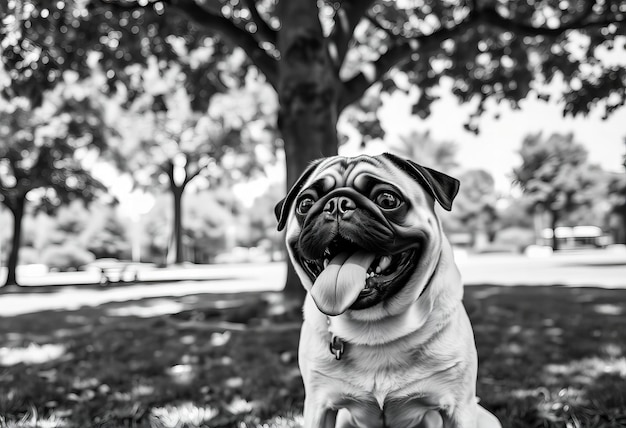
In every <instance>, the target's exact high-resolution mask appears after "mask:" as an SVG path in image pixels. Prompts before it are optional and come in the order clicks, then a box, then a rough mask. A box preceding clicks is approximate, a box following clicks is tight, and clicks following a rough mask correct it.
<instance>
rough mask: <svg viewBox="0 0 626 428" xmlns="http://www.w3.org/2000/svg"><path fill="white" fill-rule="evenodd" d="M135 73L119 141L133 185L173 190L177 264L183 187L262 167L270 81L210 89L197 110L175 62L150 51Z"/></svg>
mask: <svg viewBox="0 0 626 428" xmlns="http://www.w3.org/2000/svg"><path fill="white" fill-rule="evenodd" d="M141 75H142V79H141V81H140V83H139V84H138V87H134V88H133V89H134V91H136V92H137V94H138V95H136V97H135V98H134V100H133V101H132V102H131V103H130V104H129V106H128V109H122V110H121V111H119V112H118V114H119V116H120V117H119V121H120V123H119V128H120V133H121V135H122V140H121V141H120V142H119V144H118V147H119V151H120V153H121V154H122V157H123V158H124V159H125V160H124V162H123V163H124V164H125V166H124V168H125V169H126V170H127V171H129V172H131V174H132V175H133V178H134V179H135V181H136V182H137V183H138V185H140V186H141V187H144V188H148V189H154V185H155V184H157V185H161V186H162V187H163V188H165V189H167V191H168V192H169V193H170V194H171V195H172V201H173V213H174V215H173V216H172V221H173V223H172V228H171V231H172V235H171V242H172V244H173V245H172V248H173V251H171V252H170V254H172V255H173V257H171V261H173V262H174V263H182V262H183V261H184V251H183V247H184V245H183V235H184V230H185V229H184V226H183V215H182V213H183V210H182V199H183V194H184V192H185V190H186V189H187V188H188V186H189V185H190V184H191V183H192V182H193V181H197V180H196V178H197V177H199V176H203V177H204V178H205V179H206V180H208V181H209V182H211V181H213V184H216V183H217V181H218V180H225V179H227V178H229V177H232V178H234V179H241V178H243V177H246V176H250V175H251V174H253V173H254V172H258V171H261V170H262V166H261V164H259V163H258V156H257V155H258V153H257V150H258V148H257V145H258V144H265V146H266V150H265V152H264V153H266V154H267V153H272V152H273V146H274V144H275V137H274V132H273V131H272V130H271V127H269V126H267V124H268V120H267V118H266V117H265V116H264V115H265V114H271V110H272V109H271V108H270V109H269V111H268V109H267V108H265V107H264V106H261V105H260V104H263V103H268V102H269V103H271V99H272V93H271V90H270V94H269V98H268V94H267V90H268V88H266V87H265V86H263V85H259V84H255V82H251V83H250V84H249V85H247V86H246V87H245V88H242V89H233V90H231V91H229V92H228V96H222V97H219V96H214V97H213V98H212V103H211V104H210V106H209V108H208V110H204V111H200V110H194V103H193V96H192V95H191V94H190V93H189V92H187V89H186V85H185V81H186V80H185V79H186V76H185V75H184V74H183V73H182V70H181V68H180V67H179V66H178V65H177V64H176V63H172V64H170V67H169V68H166V69H162V67H161V66H159V65H158V64H157V60H156V58H151V59H150V60H149V61H148V68H147V69H146V70H142V72H141ZM263 160H265V161H267V160H268V159H263Z"/></svg>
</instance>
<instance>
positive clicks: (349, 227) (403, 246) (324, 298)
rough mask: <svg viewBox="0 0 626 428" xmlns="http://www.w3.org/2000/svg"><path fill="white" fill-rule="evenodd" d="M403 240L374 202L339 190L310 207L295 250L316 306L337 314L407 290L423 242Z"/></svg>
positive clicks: (352, 192) (368, 305)
mask: <svg viewBox="0 0 626 428" xmlns="http://www.w3.org/2000/svg"><path fill="white" fill-rule="evenodd" d="M404 241H405V240H404V239H402V238H401V237H399V236H397V234H396V232H395V230H394V229H393V227H392V226H391V225H390V224H389V222H388V221H387V219H386V218H385V217H384V216H383V215H382V214H381V213H380V211H379V210H377V209H375V208H374V207H373V206H372V201H370V200H369V199H367V198H365V197H363V196H362V195H360V194H358V193H357V192H354V191H353V190H351V189H340V190H339V191H336V192H332V193H331V194H329V195H327V196H326V197H325V198H322V200H319V201H317V202H315V204H313V205H312V206H311V207H310V208H309V211H308V212H307V215H306V218H305V219H304V221H303V227H302V231H301V233H300V235H299V237H298V239H297V241H296V242H295V243H294V244H293V250H294V253H295V254H296V255H297V261H298V263H299V264H300V266H302V268H303V269H304V270H305V272H306V273H307V275H308V276H309V278H310V279H311V281H312V282H313V287H312V288H311V290H310V293H311V296H312V297H313V299H314V301H315V303H316V305H317V307H318V308H319V309H320V311H322V312H323V313H325V314H327V315H331V316H333V315H339V314H341V313H343V312H345V311H346V310H348V309H365V308H368V307H371V306H374V305H376V304H377V303H379V302H381V301H382V300H384V299H386V298H388V297H390V296H391V295H393V294H395V293H396V292H397V291H398V290H400V289H401V288H402V286H403V285H404V284H405V283H406V282H407V280H408V278H409V277H410V276H411V274H412V273H413V272H414V270H415V266H416V265H417V262H418V260H419V256H420V254H421V252H420V250H421V248H422V242H421V241H419V240H418V241H415V240H412V242H410V243H407V242H404Z"/></svg>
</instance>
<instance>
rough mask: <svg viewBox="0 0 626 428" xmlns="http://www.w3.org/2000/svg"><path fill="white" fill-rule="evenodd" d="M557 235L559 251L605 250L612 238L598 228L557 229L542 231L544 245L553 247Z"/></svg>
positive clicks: (575, 227)
mask: <svg viewBox="0 0 626 428" xmlns="http://www.w3.org/2000/svg"><path fill="white" fill-rule="evenodd" d="M553 233H554V234H556V239H557V242H558V245H559V249H562V250H569V249H577V248H604V247H606V246H607V245H609V244H610V243H611V238H610V237H608V236H607V235H605V234H604V232H603V231H602V229H600V228H599V227H597V226H574V227H557V228H556V229H554V232H553V231H552V229H550V228H546V229H543V230H542V231H541V240H542V243H543V245H548V246H552V237H553V236H554V235H553Z"/></svg>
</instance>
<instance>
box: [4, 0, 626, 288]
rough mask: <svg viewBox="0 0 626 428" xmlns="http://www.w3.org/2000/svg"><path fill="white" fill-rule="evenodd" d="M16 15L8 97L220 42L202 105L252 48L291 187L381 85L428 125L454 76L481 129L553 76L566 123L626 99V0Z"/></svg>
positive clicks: (237, 4)
mask: <svg viewBox="0 0 626 428" xmlns="http://www.w3.org/2000/svg"><path fill="white" fill-rule="evenodd" d="M18 5H19V6H18ZM44 10H45V12H44ZM7 12H8V14H7V17H5V18H4V20H3V23H4V26H5V28H8V27H11V29H12V34H11V37H5V38H4V40H3V43H4V45H5V46H6V47H5V51H4V55H3V56H4V59H5V62H6V64H7V65H6V67H7V69H9V70H11V73H12V74H13V76H12V80H11V84H10V85H9V88H8V89H6V90H5V93H8V94H16V93H26V94H29V95H31V96H33V97H36V96H37V94H38V93H39V89H40V86H42V85H43V86H46V85H51V84H54V81H55V79H57V78H58V75H59V72H58V70H59V69H64V68H68V67H71V68H75V69H79V70H83V69H85V67H84V65H85V64H86V63H87V62H88V58H89V53H90V52H92V51H98V52H100V53H102V59H101V61H102V63H103V67H104V68H105V69H106V70H108V71H107V75H108V76H109V77H110V80H111V82H112V83H114V82H127V81H128V80H129V78H128V75H127V73H126V70H127V65H128V64H129V63H136V62H138V63H145V61H146V58H147V54H155V55H157V56H158V57H159V58H169V59H172V58H181V57H182V56H183V55H179V52H182V51H184V52H185V53H186V52H189V51H190V50H191V49H196V48H198V47H202V46H204V45H205V44H206V43H207V41H209V40H210V42H208V43H209V44H211V46H213V55H212V56H211V58H210V60H209V61H200V65H199V66H196V67H193V66H192V64H186V66H185V72H186V73H188V74H189V75H193V76H194V77H195V79H191V80H190V81H192V82H195V83H193V85H194V87H195V88H197V89H198V90H197V91H195V90H194V91H190V93H194V94H197V96H196V98H195V101H197V102H208V101H207V100H208V99H209V97H210V95H211V94H212V93H213V92H215V91H220V90H221V89H222V87H223V86H224V80H223V76H222V75H221V73H220V70H219V67H218V66H217V64H219V63H220V61H222V60H223V59H224V58H225V57H227V56H228V55H230V54H231V53H232V52H239V49H240V50H242V51H243V52H245V54H246V56H247V59H246V61H243V62H242V63H241V69H242V70H243V69H245V68H246V67H247V66H249V65H254V66H255V67H256V68H257V69H258V70H260V72H261V73H262V74H263V75H264V77H265V79H266V80H267V82H269V84H270V85H272V87H273V88H274V89H275V90H276V92H277V94H278V99H279V105H280V107H279V114H278V128H279V129H280V131H281V134H282V137H283V140H284V150H285V157H286V164H287V185H288V186H289V185H291V184H292V183H293V182H294V181H295V180H296V178H297V177H298V175H299V174H300V173H301V171H302V170H303V169H304V168H305V167H306V166H307V165H308V164H309V162H310V161H311V160H312V159H314V158H318V157H320V156H329V155H334V154H336V153H337V145H338V138H337V133H336V124H337V120H338V117H339V115H340V114H341V113H342V112H343V111H344V110H345V109H346V107H348V106H350V105H354V104H355V103H356V102H358V101H359V100H360V99H361V98H362V97H363V96H364V94H365V93H366V91H367V90H368V89H370V88H372V87H373V86H375V88H374V89H375V90H378V91H396V90H402V91H408V89H409V87H411V86H416V87H418V88H419V89H420V92H419V96H418V97H417V99H416V100H415V105H414V113H415V114H417V115H419V116H422V117H425V116H427V115H428V114H429V112H430V106H431V104H432V103H433V102H434V101H435V100H436V99H437V95H436V92H435V89H436V88H437V87H438V85H439V83H440V82H441V80H442V78H444V77H445V78H449V79H451V80H452V81H453V85H452V87H453V93H454V94H455V95H456V96H457V97H458V98H459V100H461V101H462V102H476V112H475V114H474V115H472V117H470V118H469V122H468V123H467V128H468V130H471V131H477V119H478V117H480V115H481V114H482V113H483V112H484V110H485V103H486V101H487V100H490V99H493V100H496V101H497V102H502V101H508V102H510V103H511V104H512V105H513V106H514V107H517V106H518V102H519V101H520V100H522V99H524V98H528V97H530V96H537V97H539V98H541V99H548V98H549V95H548V94H547V93H546V92H544V91H542V89H541V85H542V84H543V83H546V82H548V83H549V82H551V81H554V80H559V79H561V80H562V81H563V92H562V93H563V101H564V112H565V113H568V114H578V113H583V114H584V113H585V112H587V111H589V109H591V108H592V107H593V106H594V105H598V104H600V105H603V106H604V109H605V112H606V114H610V113H611V112H612V111H614V110H615V109H617V108H619V107H620V106H622V105H623V103H624V98H625V95H626V91H625V90H624V79H626V69H625V68H624V63H623V61H624V59H623V58H621V59H619V60H618V61H617V63H611V62H607V63H604V62H602V60H601V57H602V50H603V49H598V48H599V47H602V48H607V49H609V50H611V49H613V48H619V49H621V48H622V46H621V42H620V36H623V35H624V34H625V31H626V30H625V25H624V20H625V19H626V12H625V11H624V10H623V7H622V0H602V1H600V0H574V1H557V0H547V1H542V2H536V1H531V0H527V1H513V0H509V1H495V0H468V1H439V0H423V1H416V2H413V1H405V0H402V1H401V0H397V1H389V0H377V1H371V0H341V1H333V0H322V1H311V0H284V1H278V0H206V1H192V0H138V1H133V0H87V1H82V2H75V3H74V2H70V1H59V2H56V3H55V4H54V5H50V6H47V7H46V8H45V9H43V7H42V6H39V5H38V3H36V2H34V1H32V0H31V1H25V2H14V3H13V7H12V8H8V10H7ZM27 24H28V25H27ZM4 33H5V34H7V31H6V30H5V32H4ZM48 46H54V48H48ZM33 52H35V54H34V55H32V53H33ZM27 58H28V60H26V59H27ZM35 69H36V70H35ZM112 87H115V85H112ZM376 106H377V104H376V103H374V105H373V106H371V105H369V104H368V105H367V107H368V108H369V107H374V108H376ZM368 124H369V126H368V128H369V129H373V130H379V127H376V126H372V122H371V120H369V119H368ZM292 281H293V282H297V281H296V280H295V276H294V275H293V271H291V274H290V275H289V277H288V283H290V282H292ZM296 289H299V287H296Z"/></svg>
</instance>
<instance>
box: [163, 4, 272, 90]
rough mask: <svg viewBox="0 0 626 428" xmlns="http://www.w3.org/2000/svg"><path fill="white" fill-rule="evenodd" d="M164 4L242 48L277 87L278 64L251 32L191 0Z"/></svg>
mask: <svg viewBox="0 0 626 428" xmlns="http://www.w3.org/2000/svg"><path fill="white" fill-rule="evenodd" d="M166 4H167V5H168V6H170V7H172V8H173V9H176V10H178V11H179V12H181V13H182V14H184V15H185V16H187V17H188V18H189V19H190V20H192V21H194V22H195V23H196V24H198V25H200V26H202V27H204V28H206V29H208V30H212V31H217V32H219V33H220V34H222V35H223V36H224V37H226V39H228V40H229V41H230V42H231V43H232V44H233V45H234V46H238V47H240V48H241V49H243V50H244V52H245V53H246V54H247V55H248V58H250V60H251V61H252V62H253V63H254V65H255V66H257V67H258V69H259V70H261V72H262V73H263V74H264V75H265V78H266V79H267V81H268V82H269V83H270V84H271V85H272V86H273V87H274V88H277V85H278V65H277V63H276V60H275V59H274V58H272V57H271V56H269V55H268V54H267V53H266V52H265V51H264V50H263V49H262V48H261V47H260V46H259V44H258V42H257V41H256V40H255V38H254V37H253V36H252V34H250V33H248V32H247V31H245V30H242V29H241V28H239V27H237V26H236V25H235V24H234V23H233V22H232V21H230V20H228V19H226V18H224V17H223V16H217V15H214V14H212V13H210V12H209V11H207V10H206V9H204V8H203V7H201V6H200V5H198V4H197V3H196V2H195V1H193V0H169V1H167V3H166Z"/></svg>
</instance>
